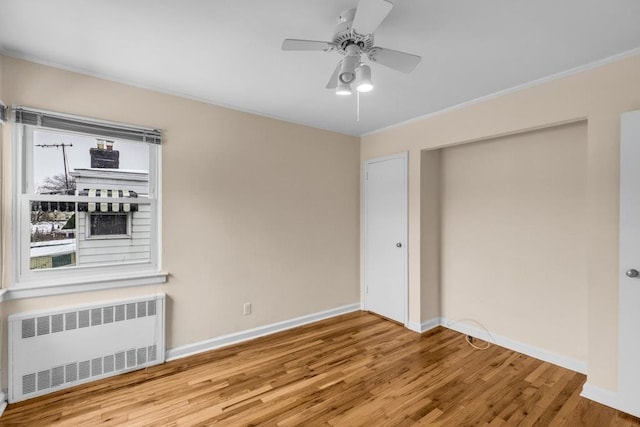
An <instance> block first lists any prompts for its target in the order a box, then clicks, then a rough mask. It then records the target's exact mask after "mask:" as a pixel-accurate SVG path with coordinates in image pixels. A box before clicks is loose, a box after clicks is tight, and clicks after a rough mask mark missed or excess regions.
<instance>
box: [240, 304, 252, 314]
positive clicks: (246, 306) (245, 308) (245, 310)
mask: <svg viewBox="0 0 640 427" xmlns="http://www.w3.org/2000/svg"><path fill="white" fill-rule="evenodd" d="M242 312H243V313H244V315H245V316H248V315H250V314H251V303H250V302H245V303H244V305H243V306H242Z"/></svg>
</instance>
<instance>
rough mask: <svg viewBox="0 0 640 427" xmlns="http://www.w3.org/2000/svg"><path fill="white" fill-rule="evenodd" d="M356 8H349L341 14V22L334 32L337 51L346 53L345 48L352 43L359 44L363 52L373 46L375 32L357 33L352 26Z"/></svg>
mask: <svg viewBox="0 0 640 427" xmlns="http://www.w3.org/2000/svg"><path fill="white" fill-rule="evenodd" d="M355 11H356V10H355V9H349V10H346V11H344V12H342V13H341V14H340V18H339V21H340V22H339V23H338V25H337V26H336V29H335V31H334V33H333V40H332V41H333V43H335V45H336V46H337V51H338V52H340V53H341V54H343V55H345V54H346V51H345V49H346V48H347V46H349V45H351V44H355V45H358V46H359V47H360V49H361V50H362V51H363V52H367V51H368V50H369V49H371V48H372V47H373V34H368V35H366V36H363V35H361V34H358V33H356V32H355V31H353V29H352V28H351V25H352V24H353V17H354V16H355Z"/></svg>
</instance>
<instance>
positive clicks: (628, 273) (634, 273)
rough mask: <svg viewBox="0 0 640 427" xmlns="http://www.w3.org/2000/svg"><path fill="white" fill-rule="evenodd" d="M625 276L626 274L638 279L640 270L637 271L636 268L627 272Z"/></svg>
mask: <svg viewBox="0 0 640 427" xmlns="http://www.w3.org/2000/svg"><path fill="white" fill-rule="evenodd" d="M624 274H626V275H627V277H638V275H640V272H638V270H636V269H635V268H632V269H630V270H627V271H626V272H625V273H624Z"/></svg>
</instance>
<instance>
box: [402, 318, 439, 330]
mask: <svg viewBox="0 0 640 427" xmlns="http://www.w3.org/2000/svg"><path fill="white" fill-rule="evenodd" d="M441 324H442V322H441V320H440V318H439V317H434V318H433V319H429V320H427V321H426V322H422V323H418V322H412V321H409V322H408V323H407V328H408V329H410V330H412V331H413V332H417V333H419V334H423V333H425V332H427V331H430V330H431V329H435V328H437V327H438V326H441Z"/></svg>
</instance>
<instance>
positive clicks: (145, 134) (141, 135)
mask: <svg viewBox="0 0 640 427" xmlns="http://www.w3.org/2000/svg"><path fill="white" fill-rule="evenodd" d="M12 110H13V113H14V122H15V123H20V124H24V125H31V126H38V127H44V128H49V129H56V130H62V131H69V132H80V133H85V134H90V135H96V136H102V137H106V138H113V139H126V140H129V141H139V142H147V143H150V144H161V143H162V131H160V130H158V129H148V128H140V127H134V126H128V125H122V124H118V123H110V122H103V121H99V120H93V119H86V118H83V117H76V116H67V115H61V114H56V113H50V112H47V111H39V110H32V109H28V108H24V107H13V108H12Z"/></svg>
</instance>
